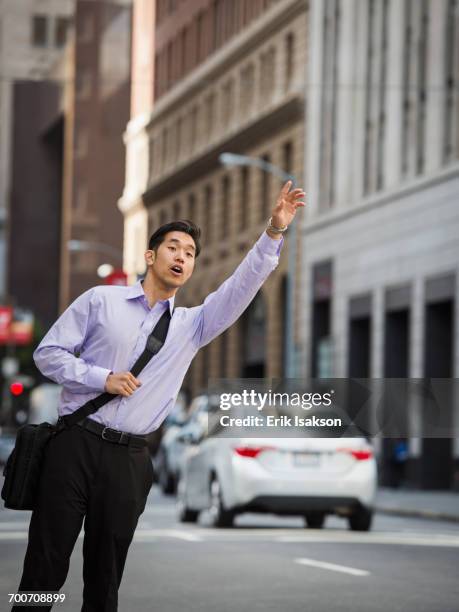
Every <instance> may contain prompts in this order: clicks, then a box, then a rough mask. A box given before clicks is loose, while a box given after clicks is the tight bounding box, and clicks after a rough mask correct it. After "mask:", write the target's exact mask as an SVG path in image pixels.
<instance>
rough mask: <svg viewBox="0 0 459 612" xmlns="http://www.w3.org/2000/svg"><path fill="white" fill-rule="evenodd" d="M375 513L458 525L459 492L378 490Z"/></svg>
mask: <svg viewBox="0 0 459 612" xmlns="http://www.w3.org/2000/svg"><path fill="white" fill-rule="evenodd" d="M375 511H376V512H381V513H384V514H393V515H397V516H409V517H422V518H429V519H436V520H443V521H454V522H458V523H459V492H452V491H409V490H404V489H386V488H380V489H378V492H377V494H376V501H375Z"/></svg>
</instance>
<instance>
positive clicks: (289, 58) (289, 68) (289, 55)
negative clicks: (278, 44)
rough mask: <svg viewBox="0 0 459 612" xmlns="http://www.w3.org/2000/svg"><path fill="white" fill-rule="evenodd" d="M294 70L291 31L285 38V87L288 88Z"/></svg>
mask: <svg viewBox="0 0 459 612" xmlns="http://www.w3.org/2000/svg"><path fill="white" fill-rule="evenodd" d="M294 71H295V37H294V35H293V33H292V32H290V33H289V34H287V36H286V38H285V89H286V90H289V89H290V88H291V86H292V82H293V74H294Z"/></svg>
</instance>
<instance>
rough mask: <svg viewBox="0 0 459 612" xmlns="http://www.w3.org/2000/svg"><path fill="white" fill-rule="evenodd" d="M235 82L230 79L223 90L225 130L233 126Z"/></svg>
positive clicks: (223, 121)
mask: <svg viewBox="0 0 459 612" xmlns="http://www.w3.org/2000/svg"><path fill="white" fill-rule="evenodd" d="M233 97H234V81H233V79H232V78H231V79H229V80H228V81H227V82H226V83H225V84H224V85H223V88H222V125H223V127H224V129H228V128H229V127H230V126H231V122H232V120H233V111H234V100H233Z"/></svg>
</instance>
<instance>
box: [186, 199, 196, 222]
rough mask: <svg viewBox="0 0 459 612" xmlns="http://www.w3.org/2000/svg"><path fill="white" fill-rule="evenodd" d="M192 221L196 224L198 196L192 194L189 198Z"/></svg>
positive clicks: (189, 213)
mask: <svg viewBox="0 0 459 612" xmlns="http://www.w3.org/2000/svg"><path fill="white" fill-rule="evenodd" d="M187 218H188V219H189V220H190V221H193V223H196V196H195V195H194V193H190V195H189V197H188V217H187Z"/></svg>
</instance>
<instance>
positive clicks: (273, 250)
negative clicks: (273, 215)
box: [257, 231, 284, 257]
mask: <svg viewBox="0 0 459 612" xmlns="http://www.w3.org/2000/svg"><path fill="white" fill-rule="evenodd" d="M283 244H284V236H281V239H280V240H276V239H275V238H271V236H268V234H267V233H266V231H264V232H263V233H262V235H261V236H260V238H258V241H257V245H258V247H259V249H260V250H261V252H262V253H265V254H266V255H276V256H277V257H279V255H280V252H281V249H282V245H283Z"/></svg>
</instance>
